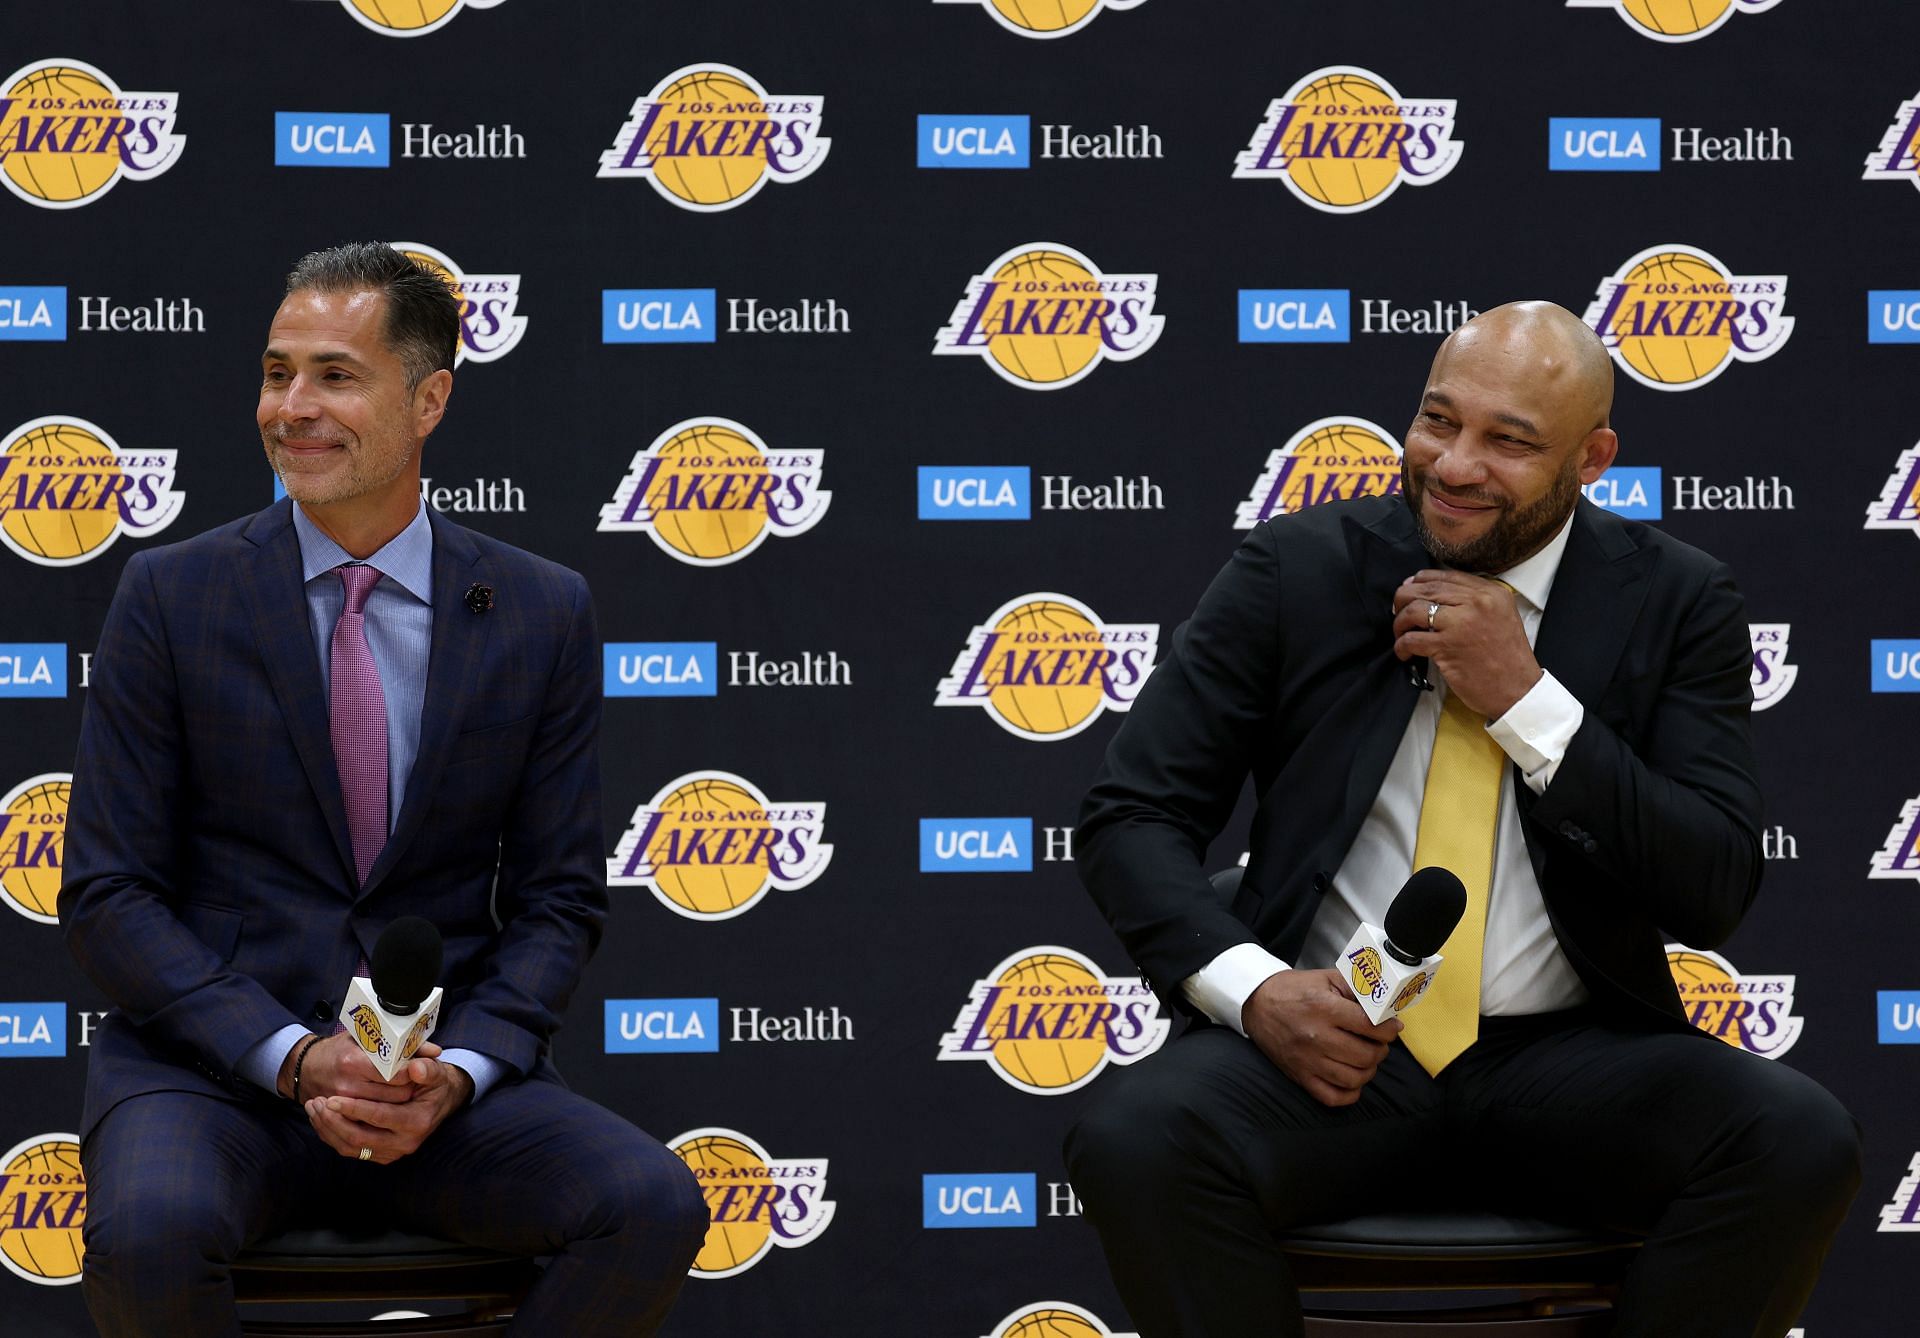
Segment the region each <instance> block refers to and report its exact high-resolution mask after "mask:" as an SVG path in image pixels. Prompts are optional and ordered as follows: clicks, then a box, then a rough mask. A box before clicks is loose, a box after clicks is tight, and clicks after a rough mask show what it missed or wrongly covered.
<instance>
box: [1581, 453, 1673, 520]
mask: <svg viewBox="0 0 1920 1338" xmlns="http://www.w3.org/2000/svg"><path fill="white" fill-rule="evenodd" d="M1660 488H1661V476H1660V466H1659V465H1615V466H1613V468H1611V469H1609V470H1608V471H1607V472H1606V473H1605V474H1602V475H1601V476H1600V477H1599V478H1597V479H1595V480H1594V481H1593V482H1592V483H1583V484H1581V485H1580V492H1581V494H1582V495H1583V496H1585V497H1586V499H1587V500H1588V501H1589V502H1592V503H1593V504H1594V505H1595V506H1597V507H1599V508H1600V509H1601V510H1603V511H1611V512H1613V514H1614V515H1616V516H1625V517H1627V518H1628V519H1629V520H1658V519H1660V517H1661V514H1662V512H1663V511H1664V507H1663V506H1662V505H1661V500H1660V498H1661V493H1660Z"/></svg>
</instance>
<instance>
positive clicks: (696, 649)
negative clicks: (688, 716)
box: [600, 641, 720, 697]
mask: <svg viewBox="0 0 1920 1338" xmlns="http://www.w3.org/2000/svg"><path fill="white" fill-rule="evenodd" d="M600 654H601V673H602V679H603V692H604V694H605V695H606V696H609V697H712V696H715V695H717V694H718V693H719V691H720V663H719V660H720V647H719V645H718V644H717V643H715V642H712V641H609V642H607V643H606V644H605V645H604V646H602V647H601V650H600Z"/></svg>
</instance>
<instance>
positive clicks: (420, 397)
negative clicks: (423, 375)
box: [413, 367, 453, 441]
mask: <svg viewBox="0 0 1920 1338" xmlns="http://www.w3.org/2000/svg"><path fill="white" fill-rule="evenodd" d="M452 394H453V373H452V372H450V371H448V370H447V369H446V368H444V367H442V368H441V369H440V370H439V371H437V372H434V373H433V374H432V375H430V376H428V377H427V379H426V380H424V381H422V382H421V383H420V384H419V385H417V386H415V387H414V390H413V431H414V435H415V436H417V437H419V438H420V439H421V440H422V441H425V440H426V439H427V438H428V437H430V436H432V435H433V430H434V429H435V428H436V427H439V426H440V420H441V419H442V418H443V417H445V416H446V412H447V400H448V398H449V397H450V396H452Z"/></svg>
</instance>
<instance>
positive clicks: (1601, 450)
mask: <svg viewBox="0 0 1920 1338" xmlns="http://www.w3.org/2000/svg"><path fill="white" fill-rule="evenodd" d="M1589 345H1590V346H1589ZM1612 389H1613V380H1612V366H1611V364H1610V363H1609V362H1608V361H1607V356H1606V351H1605V350H1604V349H1603V348H1601V347H1600V344H1599V340H1598V339H1596V338H1595V337H1594V335H1593V332H1592V331H1591V330H1589V329H1587V328H1586V326H1584V325H1582V324H1581V323H1580V322H1579V321H1578V320H1577V319H1576V318H1575V317H1574V316H1573V315H1572V313H1570V312H1567V311H1565V310H1563V309H1562V308H1560V307H1555V306H1551V305H1550V304H1547V303H1539V302H1523V303H1515V304H1512V305H1510V306H1505V307H1497V308H1495V309H1494V310H1493V311H1489V312H1487V313H1486V314H1485V315H1482V316H1478V317H1476V318H1475V319H1474V320H1472V321H1469V322H1468V323H1467V324H1466V325H1464V326H1462V327H1461V328H1460V329H1459V330H1458V331H1456V332H1455V333H1454V334H1453V335H1452V336H1451V337H1450V338H1449V339H1448V340H1447V342H1446V343H1444V344H1442V345H1441V346H1440V353H1439V355H1438V356H1437V357H1436V358H1435V359H1434V362H1433V371H1432V373H1431V374H1430V375H1429V376H1428V378H1427V385H1426V390H1425V392H1424V393H1423V395H1422V396H1421V400H1420V411H1419V413H1418V414H1416V415H1415V417H1414V420H1413V426H1412V427H1410V428H1408V429H1407V438H1406V453H1405V456H1404V459H1403V460H1402V463H1401V481H1402V492H1403V495H1404V496H1405V497H1406V501H1407V505H1408V506H1409V507H1410V508H1411V509H1412V511H1413V517H1414V523H1415V526H1416V527H1417V528H1418V530H1419V532H1420V538H1421V541H1422V542H1423V543H1424V544H1425V545H1426V548H1427V551H1428V552H1430V553H1431V554H1433V556H1434V557H1436V558H1438V559H1439V560H1440V561H1442V562H1444V563H1446V564H1448V565H1449V566H1452V567H1457V568H1459V569H1460V570H1462V571H1475V572H1500V571H1505V570H1507V569H1508V568H1509V567H1512V566H1513V565H1514V564H1516V563H1518V562H1520V561H1522V560H1524V559H1526V558H1529V557H1531V556H1533V554H1535V553H1537V552H1539V551H1540V549H1541V548H1542V547H1544V546H1545V545H1546V543H1547V541H1548V540H1549V539H1551V538H1552V537H1553V535H1554V534H1555V533H1556V532H1557V531H1558V530H1559V528H1560V526H1561V524H1562V523H1563V522H1564V521H1565V520H1566V518H1567V515H1568V513H1569V512H1570V511H1572V510H1573V506H1574V502H1575V500H1576V499H1577V498H1578V496H1579V490H1580V487H1581V485H1582V484H1586V483H1591V482H1593V481H1594V480H1595V479H1597V478H1599V477H1600V475H1601V474H1603V473H1605V472H1606V469H1607V466H1608V465H1610V464H1612V463H1613V457H1614V454H1615V452H1616V450H1617V449H1618V441H1617V439H1616V438H1615V436H1614V434H1613V432H1612V430H1611V429H1610V428H1608V427H1607V426H1606V422H1607V415H1608V412H1609V409H1610V407H1611V402H1612Z"/></svg>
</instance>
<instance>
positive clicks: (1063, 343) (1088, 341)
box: [933, 242, 1166, 390]
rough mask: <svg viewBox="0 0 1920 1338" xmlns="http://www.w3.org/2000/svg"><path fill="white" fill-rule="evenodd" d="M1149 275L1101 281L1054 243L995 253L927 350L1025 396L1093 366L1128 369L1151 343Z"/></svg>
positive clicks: (1158, 320) (1156, 328)
mask: <svg viewBox="0 0 1920 1338" xmlns="http://www.w3.org/2000/svg"><path fill="white" fill-rule="evenodd" d="M1159 286H1160V278H1159V276H1158V275H1157V274H1103V273H1102V272H1101V271H1100V269H1099V267H1098V266H1096V265H1095V264H1094V263H1093V262H1092V261H1091V260H1089V259H1087V257H1086V256H1084V255H1082V254H1081V253H1080V252H1078V251H1076V250H1074V249H1073V248H1072V247H1070V246H1062V245H1060V244H1059V243H1058V242H1028V243H1026V244H1024V245H1021V246H1016V247H1014V248H1013V249H1012V250H1010V251H1007V252H1005V253H1003V254H1002V255H1001V256H1000V257H999V258H997V259H996V260H994V261H993V262H992V263H990V264H989V265H988V266H987V267H986V269H985V270H983V271H981V272H980V273H979V274H976V275H974V276H973V278H972V279H971V280H969V281H968V283H967V291H966V295H965V296H964V297H962V298H961V299H960V301H959V302H958V303H957V304H956V305H955V306H954V308H953V314H952V315H951V316H949V317H948V318H947V323H946V324H945V325H943V326H942V327H940V332H939V333H938V334H937V335H935V336H934V341H933V351H934V352H935V353H937V354H954V355H959V356H963V357H978V358H984V359H985V360H986V363H987V366H989V367H991V368H992V369H993V370H994V371H995V372H997V373H998V374H999V375H1000V377H1001V379H1002V380H1005V381H1009V382H1011V383H1013V384H1014V385H1016V386H1020V387H1022V388H1024V389H1027V390H1060V389H1063V388H1065V387H1067V386H1071V385H1074V384H1076V383H1078V382H1079V381H1080V380H1082V379H1083V378H1084V377H1085V376H1086V375H1087V373H1088V372H1091V371H1092V370H1093V369H1094V368H1095V367H1096V366H1098V365H1099V364H1100V362H1101V361H1102V360H1103V359H1106V358H1112V359H1113V360H1114V361H1116V362H1128V361H1131V360H1132V359H1134V358H1137V357H1139V356H1140V355H1141V354H1142V353H1145V352H1146V351H1147V350H1148V349H1150V348H1152V347H1153V345H1154V342H1155V341H1156V340H1158V339H1159V338H1160V331H1161V329H1162V327H1164V326H1165V324H1166V318H1165V317H1163V316H1156V315H1154V314H1153V303H1154V297H1155V295H1156V293H1157V291H1158V289H1159Z"/></svg>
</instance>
